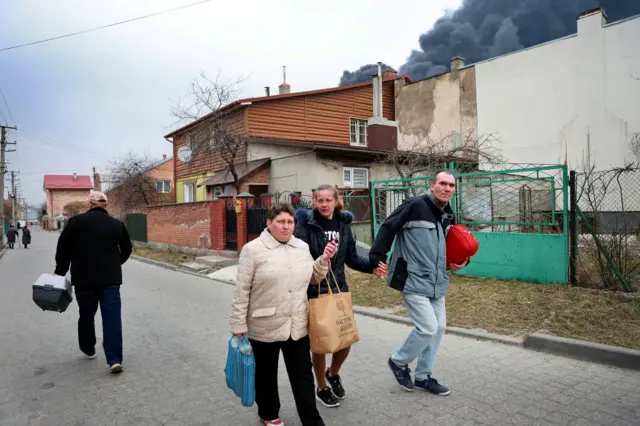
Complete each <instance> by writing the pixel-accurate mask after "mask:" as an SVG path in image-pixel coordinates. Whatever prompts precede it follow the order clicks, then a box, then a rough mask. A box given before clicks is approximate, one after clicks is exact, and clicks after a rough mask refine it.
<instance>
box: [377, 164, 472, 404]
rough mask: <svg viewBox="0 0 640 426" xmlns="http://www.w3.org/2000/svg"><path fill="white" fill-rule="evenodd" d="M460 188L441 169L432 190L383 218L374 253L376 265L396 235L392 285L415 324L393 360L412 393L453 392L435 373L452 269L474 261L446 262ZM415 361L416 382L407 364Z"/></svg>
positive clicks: (396, 373) (391, 364) (398, 376)
mask: <svg viewBox="0 0 640 426" xmlns="http://www.w3.org/2000/svg"><path fill="white" fill-rule="evenodd" d="M455 189H456V179H455V177H454V176H453V175H452V174H451V173H450V172H447V171H440V172H438V173H437V174H436V175H435V176H434V178H433V180H432V181H431V185H430V190H429V191H428V192H427V194H425V195H423V196H419V197H413V198H410V199H408V200H406V201H405V202H404V203H402V205H400V206H399V207H398V208H397V209H396V210H395V211H394V212H393V213H392V214H391V215H390V216H389V217H388V218H387V219H386V220H385V221H384V223H383V224H382V225H381V226H380V230H379V231H378V234H377V236H376V239H375V241H374V242H373V246H372V247H371V251H370V254H369V256H370V258H371V262H372V263H373V264H374V265H375V264H377V262H384V261H385V260H386V257H387V253H388V252H389V250H390V249H391V246H392V244H393V242H394V238H395V247H394V250H393V255H392V258H391V264H390V265H389V278H388V284H389V286H390V287H391V288H394V289H396V290H399V291H401V292H402V297H403V299H404V304H405V307H406V309H407V313H408V315H409V319H411V321H412V322H413V323H414V325H415V328H414V329H413V330H412V331H411V333H409V336H408V337H407V338H406V339H405V341H404V343H402V345H401V346H400V347H399V348H398V349H397V350H396V352H395V353H394V354H393V355H392V356H391V357H390V358H389V360H388V362H389V367H390V368H391V371H392V372H393V374H394V376H395V378H396V380H397V381H398V384H399V385H400V387H401V388H402V389H404V390H407V391H413V390H414V389H415V388H416V387H418V388H420V389H424V390H426V391H429V392H431V393H434V394H436V395H449V394H450V393H451V392H450V391H449V388H447V387H446V386H444V385H441V384H440V383H438V381H437V380H436V379H435V378H433V377H432V375H431V373H432V370H433V365H434V363H435V359H436V355H437V353H438V347H439V346H440V342H441V341H442V337H443V335H444V331H445V329H446V309H445V294H446V293H447V290H448V288H449V276H448V274H447V270H448V269H449V270H451V271H458V270H460V269H462V268H463V267H465V266H466V265H467V264H468V262H469V260H468V259H467V261H465V262H464V264H462V265H455V264H452V265H447V264H446V254H447V248H446V241H445V240H446V236H447V233H448V231H449V228H450V227H451V226H452V225H453V224H455V217H454V214H453V210H452V209H451V206H450V205H449V200H451V197H452V196H453V194H454V193H455ZM396 236H397V237H396ZM415 359H417V360H418V363H417V366H416V372H415V382H414V381H412V380H411V371H410V370H409V367H408V365H409V363H410V362H412V361H413V360H415Z"/></svg>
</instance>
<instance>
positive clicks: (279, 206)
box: [267, 203, 296, 220]
mask: <svg viewBox="0 0 640 426" xmlns="http://www.w3.org/2000/svg"><path fill="white" fill-rule="evenodd" d="M280 213H289V214H290V215H291V216H292V217H295V216H296V211H295V210H294V209H293V206H292V205H291V204H289V203H275V204H272V205H271V207H269V210H267V219H269V220H273V219H275V218H276V217H277V216H278V215H279V214H280Z"/></svg>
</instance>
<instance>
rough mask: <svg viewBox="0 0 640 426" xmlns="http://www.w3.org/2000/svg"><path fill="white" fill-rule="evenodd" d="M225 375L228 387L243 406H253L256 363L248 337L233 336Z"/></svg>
mask: <svg viewBox="0 0 640 426" xmlns="http://www.w3.org/2000/svg"><path fill="white" fill-rule="evenodd" d="M224 374H225V379H226V381H227V386H228V387H229V389H231V390H232V391H233V393H235V394H236V396H237V397H238V398H240V399H241V401H242V405H244V406H245V407H251V406H253V403H254V402H255V401H256V384H255V377H256V363H255V360H254V358H253V349H252V348H251V345H250V344H249V340H248V339H247V337H246V336H245V337H242V338H238V337H236V336H231V339H229V349H228V350H227V364H226V366H225V368H224Z"/></svg>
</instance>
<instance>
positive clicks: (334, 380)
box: [324, 369, 345, 400]
mask: <svg viewBox="0 0 640 426" xmlns="http://www.w3.org/2000/svg"><path fill="white" fill-rule="evenodd" d="M324 377H326V378H327V382H329V384H330V385H331V390H332V391H333V394H334V395H335V397H336V398H338V399H339V400H343V399H344V397H345V391H344V387H342V380H341V379H340V375H339V374H336V375H335V376H329V369H327V372H326V373H324Z"/></svg>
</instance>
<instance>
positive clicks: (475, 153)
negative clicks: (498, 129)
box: [379, 130, 503, 196]
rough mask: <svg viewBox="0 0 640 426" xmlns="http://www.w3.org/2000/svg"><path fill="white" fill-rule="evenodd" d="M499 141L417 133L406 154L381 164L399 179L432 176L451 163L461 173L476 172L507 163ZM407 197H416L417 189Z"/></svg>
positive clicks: (397, 153) (470, 134)
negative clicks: (485, 165)
mask: <svg viewBox="0 0 640 426" xmlns="http://www.w3.org/2000/svg"><path fill="white" fill-rule="evenodd" d="M497 142H498V140H497V138H495V137H494V136H493V135H488V136H484V137H480V138H477V137H475V131H473V130H470V131H468V132H467V133H466V134H463V135H461V134H459V133H456V134H451V135H447V136H444V137H443V138H441V139H440V140H433V139H432V138H430V137H429V135H428V131H427V130H421V131H418V132H415V134H414V138H413V141H412V142H411V143H410V144H409V145H408V146H406V145H405V146H404V147H403V149H402V150H395V151H393V152H391V153H390V154H386V155H383V156H381V157H380V160H379V161H380V162H381V163H383V164H388V165H391V166H392V167H393V168H394V169H395V171H396V173H397V175H398V177H399V178H401V179H412V178H419V177H426V176H431V175H432V174H433V173H435V172H436V171H438V170H439V169H442V168H443V167H444V165H445V164H446V163H447V162H450V161H457V162H459V164H460V168H461V170H459V171H464V170H466V169H473V168H476V167H477V166H478V164H479V163H499V162H502V161H503V157H502V155H501V152H500V149H499V148H498V146H497V145H498V144H497ZM406 191H407V192H409V191H410V193H409V194H407V196H416V195H418V194H417V193H415V192H416V191H417V189H416V188H412V187H409V188H407V189H406Z"/></svg>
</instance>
